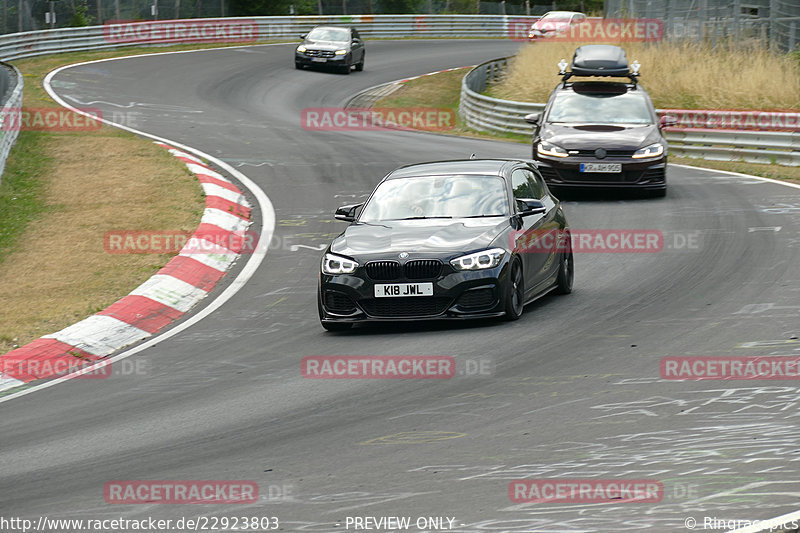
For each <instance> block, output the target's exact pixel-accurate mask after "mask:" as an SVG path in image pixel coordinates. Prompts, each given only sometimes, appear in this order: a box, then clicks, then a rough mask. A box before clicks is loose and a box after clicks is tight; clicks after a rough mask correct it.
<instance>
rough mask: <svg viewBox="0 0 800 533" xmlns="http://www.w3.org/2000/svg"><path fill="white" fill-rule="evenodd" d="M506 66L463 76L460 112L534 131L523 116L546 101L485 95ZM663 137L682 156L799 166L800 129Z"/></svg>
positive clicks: (506, 129) (499, 129)
mask: <svg viewBox="0 0 800 533" xmlns="http://www.w3.org/2000/svg"><path fill="white" fill-rule="evenodd" d="M507 66H508V58H500V59H494V60H492V61H487V62H485V63H481V64H480V65H478V66H477V67H475V68H473V69H472V70H470V71H469V73H467V75H466V76H464V79H463V81H462V83H461V102H460V103H459V108H458V111H459V115H460V116H461V117H462V119H463V120H464V122H465V124H466V125H467V126H468V127H470V128H472V129H475V130H478V131H489V132H495V133H517V134H521V135H531V134H532V133H533V126H532V125H531V124H528V123H527V122H525V119H524V118H523V117H524V116H525V115H527V114H529V113H540V112H541V111H542V110H543V109H544V106H545V104H537V103H529V102H516V101H513V100H501V99H499V98H492V97H489V96H486V95H483V94H480V93H481V92H482V91H484V90H485V89H486V85H487V82H495V81H498V80H500V79H501V78H502V76H503V74H504V73H505V70H506V68H507ZM657 111H659V112H660V110H657ZM673 111H674V110H673ZM664 136H665V137H666V139H667V142H668V143H669V149H670V152H671V153H672V154H674V155H678V156H683V157H692V158H697V159H708V160H716V161H747V162H750V163H777V164H780V165H786V166H800V132H791V131H789V132H785V131H731V130H708V129H692V128H681V129H677V128H669V129H667V130H665V133H664Z"/></svg>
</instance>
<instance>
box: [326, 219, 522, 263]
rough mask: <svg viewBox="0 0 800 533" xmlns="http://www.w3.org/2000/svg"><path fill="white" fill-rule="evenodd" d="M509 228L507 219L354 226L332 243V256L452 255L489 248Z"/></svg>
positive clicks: (404, 222) (403, 222) (437, 220)
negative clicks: (402, 253) (405, 253)
mask: <svg viewBox="0 0 800 533" xmlns="http://www.w3.org/2000/svg"><path fill="white" fill-rule="evenodd" d="M498 221H499V222H498ZM507 227H508V217H505V216H504V217H492V218H470V219H464V218H461V219H423V220H391V221H385V222H382V223H380V224H377V223H376V224H373V223H370V224H352V225H350V226H349V227H348V228H347V229H346V230H345V232H344V233H342V234H341V235H340V236H339V237H337V238H336V239H335V240H334V241H333V243H331V247H330V250H331V252H332V253H335V254H340V255H344V256H348V257H352V258H354V259H356V260H358V259H360V258H369V259H374V258H378V257H381V256H383V257H385V258H386V259H397V254H400V253H401V252H407V253H409V254H410V255H411V256H412V257H414V256H419V255H430V254H439V255H449V254H451V253H452V254H454V255H456V254H460V253H467V252H472V251H476V250H481V249H485V248H489V247H490V246H491V245H492V241H493V240H494V239H495V238H496V237H497V236H498V235H499V234H500V233H501V232H502V231H503V230H504V229H505V228H507Z"/></svg>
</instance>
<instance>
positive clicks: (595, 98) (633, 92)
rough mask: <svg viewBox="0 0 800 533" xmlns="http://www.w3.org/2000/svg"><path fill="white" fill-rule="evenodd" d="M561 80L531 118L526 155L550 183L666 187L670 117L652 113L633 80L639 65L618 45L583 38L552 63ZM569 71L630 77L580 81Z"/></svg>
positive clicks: (564, 186) (663, 190)
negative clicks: (564, 57) (585, 42)
mask: <svg viewBox="0 0 800 533" xmlns="http://www.w3.org/2000/svg"><path fill="white" fill-rule="evenodd" d="M559 67H560V68H561V75H562V76H563V81H562V83H560V84H559V85H558V86H557V87H556V88H555V90H554V91H553V93H552V94H551V96H550V99H549V100H548V102H547V106H546V107H545V109H544V112H543V113H541V115H540V114H538V113H534V114H531V115H527V116H526V117H525V119H526V120H527V121H528V122H530V123H532V124H533V125H534V131H533V159H535V160H536V161H537V162H538V163H539V170H541V172H542V175H543V176H544V178H545V180H546V181H547V183H548V184H549V185H550V186H551V187H553V188H554V189H567V188H585V187H595V188H596V187H602V188H626V189H640V190H646V191H649V192H650V193H651V194H653V195H656V196H663V195H664V194H666V190H667V180H666V169H667V141H666V140H665V139H664V137H663V135H662V131H661V130H662V128H663V127H665V126H671V125H675V123H676V119H675V117H670V116H666V117H663V118H662V119H659V117H658V116H657V115H656V111H655V109H654V107H653V103H652V102H651V101H650V97H649V96H648V94H647V92H646V91H645V90H644V89H643V88H642V87H641V86H640V85H639V84H638V83H637V77H638V74H639V72H638V71H639V65H638V63H637V62H634V63H633V64H632V65H630V66H629V65H628V61H627V58H626V56H625V51H624V50H622V49H621V48H619V47H618V46H611V45H587V46H582V47H580V48H578V49H577V50H576V51H575V56H574V58H573V60H572V64H571V70H570V71H569V72H567V71H566V67H567V63H566V61H563V60H562V62H561V63H560V64H559ZM572 76H582V77H585V76H591V77H595V78H597V77H612V78H620V77H627V78H630V82H631V83H620V82H604V81H580V82H574V83H570V82H568V81H567V80H569V79H571V78H572Z"/></svg>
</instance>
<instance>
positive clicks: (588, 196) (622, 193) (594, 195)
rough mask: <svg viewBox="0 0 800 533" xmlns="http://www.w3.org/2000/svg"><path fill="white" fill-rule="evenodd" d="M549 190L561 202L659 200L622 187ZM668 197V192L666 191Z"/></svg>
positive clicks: (651, 195)
mask: <svg viewBox="0 0 800 533" xmlns="http://www.w3.org/2000/svg"><path fill="white" fill-rule="evenodd" d="M550 192H552V193H553V195H554V196H555V197H556V198H558V199H559V200H561V201H562V202H619V201H634V200H636V201H645V202H647V201H651V202H653V201H661V200H665V198H664V197H656V196H654V195H653V193H651V192H649V191H637V190H624V189H622V190H621V189H558V188H556V187H550ZM667 197H669V193H667Z"/></svg>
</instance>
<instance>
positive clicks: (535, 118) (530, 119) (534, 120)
mask: <svg viewBox="0 0 800 533" xmlns="http://www.w3.org/2000/svg"><path fill="white" fill-rule="evenodd" d="M525 122H527V123H529V124H538V123H539V113H531V114H530V115H525Z"/></svg>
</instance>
